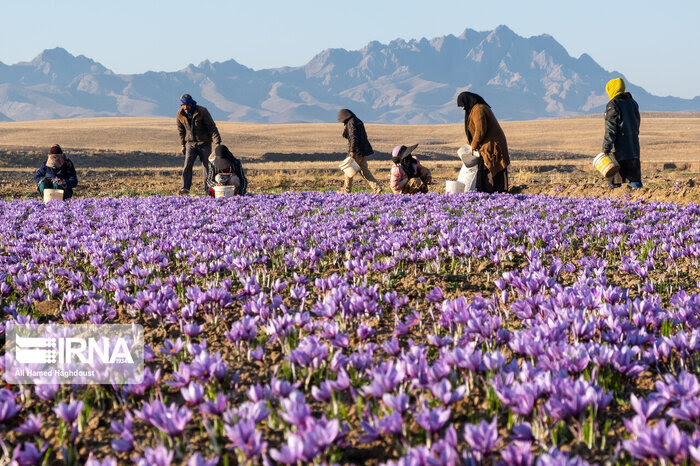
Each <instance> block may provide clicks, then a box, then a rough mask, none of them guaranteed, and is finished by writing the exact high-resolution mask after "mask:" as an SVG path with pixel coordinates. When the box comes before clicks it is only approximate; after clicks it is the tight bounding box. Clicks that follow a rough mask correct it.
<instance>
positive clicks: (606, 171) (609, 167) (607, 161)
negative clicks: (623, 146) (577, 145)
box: [593, 152, 620, 177]
mask: <svg viewBox="0 0 700 466" xmlns="http://www.w3.org/2000/svg"><path fill="white" fill-rule="evenodd" d="M593 166H594V167H595V168H596V170H598V171H599V172H600V173H601V175H603V176H606V177H607V176H614V175H617V173H618V172H619V171H620V164H619V163H617V160H615V156H614V155H612V154H606V153H605V152H601V153H600V154H598V155H596V157H595V158H594V159H593Z"/></svg>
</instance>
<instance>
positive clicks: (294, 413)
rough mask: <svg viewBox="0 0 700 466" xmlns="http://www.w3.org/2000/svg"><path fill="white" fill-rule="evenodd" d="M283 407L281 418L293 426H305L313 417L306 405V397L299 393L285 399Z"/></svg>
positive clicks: (282, 403)
mask: <svg viewBox="0 0 700 466" xmlns="http://www.w3.org/2000/svg"><path fill="white" fill-rule="evenodd" d="M281 405H282V412H280V417H281V418H282V419H283V420H284V421H285V422H287V423H288V424H291V425H293V426H303V425H304V424H306V420H307V419H308V418H309V416H311V410H310V409H309V407H308V405H307V404H306V400H305V399H304V395H303V394H302V393H301V392H299V391H296V390H295V391H293V392H292V393H291V394H290V395H289V396H288V397H287V398H283V399H282V402H281ZM290 447H291V444H290Z"/></svg>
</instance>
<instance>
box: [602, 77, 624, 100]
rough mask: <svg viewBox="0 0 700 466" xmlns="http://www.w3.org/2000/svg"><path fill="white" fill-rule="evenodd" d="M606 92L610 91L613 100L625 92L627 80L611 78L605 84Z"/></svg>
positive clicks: (609, 94)
mask: <svg viewBox="0 0 700 466" xmlns="http://www.w3.org/2000/svg"><path fill="white" fill-rule="evenodd" d="M605 92H607V93H608V97H610V100H613V99H614V98H615V97H617V96H618V95H620V94H622V93H623V92H625V82H624V81H623V80H622V78H615V79H611V80H610V81H608V83H607V84H606V85H605Z"/></svg>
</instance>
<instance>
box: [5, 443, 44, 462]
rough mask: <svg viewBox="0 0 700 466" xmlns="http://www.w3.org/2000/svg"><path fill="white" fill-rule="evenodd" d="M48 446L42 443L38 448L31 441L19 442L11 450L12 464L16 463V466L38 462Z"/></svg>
mask: <svg viewBox="0 0 700 466" xmlns="http://www.w3.org/2000/svg"><path fill="white" fill-rule="evenodd" d="M48 446H49V444H48V443H44V446H43V447H42V448H41V450H39V449H38V448H37V447H36V445H34V444H33V443H31V442H24V443H20V444H18V445H17V446H16V447H15V449H14V450H13V451H12V464H17V465H18V466H32V465H35V464H39V463H40V462H41V458H42V457H43V456H44V453H45V452H46V449H47V448H48Z"/></svg>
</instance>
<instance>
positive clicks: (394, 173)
mask: <svg viewBox="0 0 700 466" xmlns="http://www.w3.org/2000/svg"><path fill="white" fill-rule="evenodd" d="M416 147H418V144H416V145H413V146H409V147H406V146H396V147H394V150H393V151H392V152H391V161H392V162H394V166H393V167H391V175H390V184H391V191H392V192H394V193H396V194H399V193H402V194H415V193H418V192H421V193H427V192H428V185H429V184H430V183H432V182H433V177H432V176H431V175H430V170H428V169H427V168H425V167H424V166H423V165H421V163H420V161H419V160H418V159H417V158H415V157H414V156H413V155H411V152H413V150H414V149H415V148H416Z"/></svg>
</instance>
